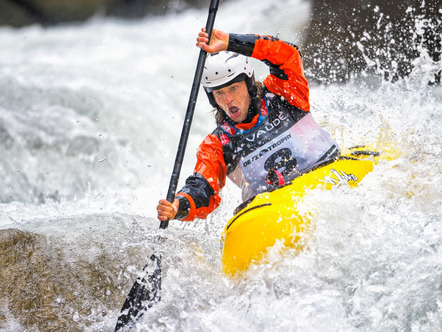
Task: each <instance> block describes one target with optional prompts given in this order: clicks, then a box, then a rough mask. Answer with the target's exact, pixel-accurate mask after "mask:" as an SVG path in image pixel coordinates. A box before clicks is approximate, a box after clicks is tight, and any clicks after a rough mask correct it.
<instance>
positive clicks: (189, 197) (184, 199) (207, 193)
mask: <svg viewBox="0 0 442 332" xmlns="http://www.w3.org/2000/svg"><path fill="white" fill-rule="evenodd" d="M227 50H228V51H233V52H236V53H240V54H243V55H246V56H251V57H253V58H255V59H258V60H261V61H263V62H264V63H266V64H267V65H268V66H269V69H270V74H269V75H268V76H267V77H266V78H265V80H264V81H263V95H262V100H261V109H260V110H259V112H258V114H256V116H255V117H254V118H253V120H252V121H251V122H250V123H241V124H235V123H232V121H225V122H222V123H220V124H219V125H218V127H217V128H216V129H215V130H214V131H213V132H212V133H211V134H209V135H208V136H207V137H206V138H205V139H204V141H203V142H202V143H201V145H200V146H199V149H198V152H197V163H196V166H195V170H194V174H193V175H191V176H189V177H188V178H187V180H186V184H185V186H184V187H183V188H182V189H181V190H180V191H179V192H178V193H177V194H176V198H177V199H178V200H179V202H180V204H179V209H178V213H177V215H176V216H175V219H180V220H185V221H188V220H193V219H195V218H200V219H204V218H206V217H207V215H208V214H209V213H211V212H212V211H213V210H214V209H216V208H217V207H218V206H219V204H220V202H221V198H220V197H219V192H220V190H221V189H222V188H223V187H224V185H225V183H226V177H229V178H230V179H231V180H232V181H233V182H234V183H235V184H237V185H238V186H240V187H241V189H242V190H243V199H244V200H246V199H249V198H251V197H253V196H254V195H256V194H257V193H259V192H262V191H266V190H268V189H269V185H267V184H266V175H267V174H268V171H269V170H270V169H272V170H273V169H278V167H279V166H276V167H274V166H273V165H274V164H275V163H276V164H278V163H281V160H284V167H282V166H281V167H282V168H281V170H282V171H281V172H282V176H283V178H284V180H285V181H290V180H292V179H293V178H295V177H296V176H298V175H299V174H300V171H302V170H304V169H306V168H309V167H311V166H313V165H314V164H317V163H318V162H322V161H324V160H329V159H334V158H336V157H338V156H339V154H340V150H339V147H338V146H337V144H336V143H335V142H334V141H333V140H332V139H331V137H330V136H329V135H328V134H327V133H326V132H325V131H324V130H323V129H322V128H320V127H319V126H318V125H317V124H316V122H315V121H314V120H313V118H312V117H311V114H310V103H309V88H308V83H307V80H306V78H305V77H304V73H303V67H302V60H301V55H300V53H299V51H298V49H297V47H296V46H295V45H292V44H290V43H287V42H284V41H282V40H279V39H277V38H274V37H271V36H260V35H237V34H230V35H229V46H228V48H227ZM227 120H228V119H227ZM306 137H308V138H311V139H306ZM309 140H311V141H313V143H310V142H306V141H309ZM251 146H252V148H251ZM275 151H276V153H275ZM287 153H288V155H287ZM268 155H271V157H269V158H267V157H268ZM262 156H265V157H263V158H261V157H262ZM269 161H270V162H271V163H270V164H269ZM252 163H253V167H252ZM269 165H270V166H269Z"/></svg>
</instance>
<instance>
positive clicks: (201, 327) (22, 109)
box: [0, 0, 442, 332]
mask: <svg viewBox="0 0 442 332" xmlns="http://www.w3.org/2000/svg"><path fill="white" fill-rule="evenodd" d="M253 4H254V5H253V6H252V7H251V6H250V2H249V1H245V0H241V1H234V2H232V3H227V4H225V5H223V6H222V7H221V8H220V10H219V12H218V16H217V19H216V27H219V28H221V29H224V30H226V31H232V32H238V33H262V34H271V35H279V36H280V37H281V38H283V39H286V40H288V41H290V42H294V43H297V44H300V45H302V42H303V39H302V38H303V32H302V28H303V27H304V26H305V24H306V23H307V18H308V15H309V7H308V5H307V4H306V2H304V1H301V0H286V1H283V0H279V1H271V2H270V1H265V0H259V1H254V2H253ZM244 8H248V11H247V13H246V14H244V10H243V9H244ZM240 13H241V14H240ZM206 16H207V12H206V10H190V11H186V12H184V13H181V14H173V15H172V14H171V15H168V16H165V17H160V18H148V19H144V20H141V21H135V22H123V21H118V20H112V19H103V18H100V17H96V18H93V19H92V20H90V21H89V22H86V23H84V24H79V25H67V26H58V27H55V28H46V29H44V28H41V27H39V26H31V27H26V28H22V29H11V28H7V27H2V28H0V230H6V229H11V228H13V229H18V230H20V231H29V232H33V233H34V234H36V235H38V240H36V241H37V242H35V243H36V244H34V245H33V246H32V248H34V247H35V248H37V247H38V248H40V249H41V250H43V253H40V254H38V255H40V256H38V255H37V254H33V255H31V254H30V255H27V257H28V256H29V257H28V258H29V262H31V263H32V264H33V265H29V264H31V263H23V264H24V265H19V264H18V263H17V264H16V265H13V266H12V268H11V265H8V266H7V268H8V269H11V270H8V271H10V272H8V274H7V273H4V274H3V275H2V276H3V278H4V280H0V282H2V286H1V287H3V290H2V292H3V293H2V294H3V295H2V298H1V299H0V330H1V331H6V332H10V331H11V332H12V331H41V332H43V331H60V330H66V331H68V330H69V331H111V330H112V329H113V327H114V326H115V322H116V317H117V315H118V312H119V309H120V307H121V305H122V302H123V300H124V298H125V295H126V294H127V292H128V291H129V289H130V287H131V285H132V283H133V281H134V280H135V277H136V273H137V271H138V270H139V269H141V268H142V267H143V265H144V264H145V263H146V262H147V258H148V257H149V255H150V253H151V252H152V250H153V247H155V246H156V247H155V248H154V249H155V250H160V249H161V250H163V257H164V258H163V267H164V268H163V292H162V297H163V300H162V302H161V303H160V304H159V305H158V306H156V307H155V308H152V310H150V311H149V312H148V313H147V314H146V316H145V319H144V320H143V321H142V322H141V324H140V326H138V330H139V331H312V332H313V331H314V332H322V331H379V332H383V331H413V332H417V331H422V332H424V331H425V332H433V331H442V318H441V317H442V208H441V206H442V199H441V197H442V192H441V183H442V174H441V170H442V166H441V156H442V151H441V149H442V145H441V143H442V125H441V124H442V123H441V120H442V112H441V111H442V109H441V102H442V89H441V87H440V86H438V87H434V86H433V87H432V86H429V85H428V84H427V82H428V81H429V80H431V78H432V77H433V75H434V73H435V72H436V71H437V70H440V64H435V63H433V62H432V61H431V60H430V58H429V57H428V56H426V53H425V52H424V51H422V54H421V57H420V58H418V59H416V60H415V61H414V66H415V70H414V71H413V73H412V74H411V76H410V77H409V78H407V79H405V80H401V81H399V82H397V83H395V84H391V83H388V82H385V81H382V80H381V79H379V78H376V77H366V78H364V79H363V80H357V81H353V82H350V83H346V84H341V85H329V86H323V87H321V86H312V87H311V104H312V113H313V114H314V116H315V118H316V120H317V121H318V122H320V123H321V125H322V126H324V127H325V128H326V129H327V130H328V131H329V132H331V133H332V135H333V137H334V138H335V139H336V141H337V142H338V143H339V144H340V145H341V147H350V146H353V145H358V144H369V145H371V146H374V147H376V148H378V149H379V150H384V149H394V150H396V151H397V152H398V153H399V154H400V156H399V157H398V158H397V159H395V160H393V161H390V162H382V163H381V164H379V165H377V166H376V168H375V169H374V171H373V172H372V173H370V174H369V175H368V176H367V177H366V178H365V179H364V180H363V182H362V183H361V185H360V186H359V187H358V188H357V189H349V188H347V187H345V186H343V187H339V188H336V189H335V190H333V191H332V192H328V191H321V190H316V191H311V192H309V193H308V195H307V196H306V199H305V202H304V204H305V206H304V207H302V208H304V209H305V210H308V211H309V212H310V213H311V215H312V225H313V228H314V231H313V232H312V237H311V238H310V240H309V241H308V245H307V248H306V250H305V251H304V252H302V253H300V254H299V255H297V256H296V255H295V254H294V252H292V251H285V252H284V253H282V254H281V253H279V250H277V249H278V248H274V249H273V250H271V251H270V254H269V257H268V259H267V261H266V264H261V265H255V266H252V267H251V269H250V271H249V272H248V273H247V275H246V276H244V277H243V278H241V279H235V280H231V279H228V278H227V277H225V276H223V274H222V272H221V264H220V251H219V247H220V244H219V237H220V234H221V232H222V228H223V226H224V223H225V222H226V221H227V220H228V219H229V218H230V217H231V216H232V211H233V209H234V208H235V207H236V206H237V205H238V204H239V203H240V193H239V191H238V189H236V188H235V187H233V186H232V185H231V184H228V185H227V186H226V188H224V190H223V193H222V198H223V202H222V204H221V206H220V208H219V209H218V210H217V211H216V212H214V213H213V214H212V215H211V216H210V217H209V218H208V219H207V220H205V221H196V222H194V223H184V224H183V223H181V222H177V221H173V222H171V225H170V227H169V229H168V230H167V231H166V234H167V235H166V236H167V239H166V241H165V243H163V244H155V243H154V242H153V239H154V238H156V235H157V234H158V233H159V230H158V226H159V222H158V221H157V220H156V210H155V207H156V204H157V202H158V200H159V199H160V198H163V197H165V195H166V192H167V188H168V184H169V180H170V175H171V171H172V167H173V162H174V159H175V153H176V148H177V145H178V141H179V137H180V132H181V127H182V122H183V117H184V114H185V110H186V107H187V101H188V98H189V93H190V88H191V83H192V80H193V73H194V70H195V67H196V60H197V57H198V52H199V50H198V49H196V47H195V46H194V45H195V37H196V33H197V31H198V30H199V28H200V27H201V26H203V25H204V24H205V22H206ZM373 63H375V61H374V62H373ZM255 64H256V76H257V78H258V79H263V78H264V77H265V75H266V74H267V72H266V71H265V70H266V68H265V66H263V65H261V64H258V63H255ZM210 110H211V108H210V107H209V103H208V101H207V100H206V97H205V94H204V92H203V91H202V90H201V92H200V95H199V99H198V103H197V106H196V111H195V117H194V121H193V123H192V130H191V135H190V138H189V144H188V148H187V152H186V158H185V161H184V165H183V169H182V176H181V179H180V186H181V185H182V184H183V182H184V179H185V177H186V176H187V175H188V174H190V173H191V172H192V169H193V166H194V162H195V152H196V149H197V146H198V144H199V143H200V141H201V140H202V139H203V138H204V136H205V135H206V134H207V133H209V132H210V131H211V130H212V128H213V125H214V120H213V118H212V114H211V113H210ZM9 249H10V248H4V250H5V252H6V250H9ZM41 255H43V256H44V257H46V258H47V259H45V260H41V262H44V264H43V263H41V264H40V263H39V264H37V263H35V262H36V261H35V259H36V258H35V257H41ZM25 256H26V255H25ZM32 259H34V261H32ZM10 261H13V259H12V258H11V260H10ZM23 262H28V261H26V260H24V261H23ZM39 262H40V261H39ZM14 266H16V268H15V269H14ZM42 266H43V270H39V271H38V272H36V271H34V270H33V269H34V268H37V267H40V268H41V267H42ZM2 269H6V265H5V266H2ZM36 278H38V279H36Z"/></svg>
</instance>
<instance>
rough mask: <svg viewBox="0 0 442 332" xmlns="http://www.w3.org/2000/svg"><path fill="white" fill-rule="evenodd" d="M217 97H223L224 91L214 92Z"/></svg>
mask: <svg viewBox="0 0 442 332" xmlns="http://www.w3.org/2000/svg"><path fill="white" fill-rule="evenodd" d="M213 93H214V94H215V95H216V96H222V95H223V93H224V92H223V91H221V90H216V91H214V92H213Z"/></svg>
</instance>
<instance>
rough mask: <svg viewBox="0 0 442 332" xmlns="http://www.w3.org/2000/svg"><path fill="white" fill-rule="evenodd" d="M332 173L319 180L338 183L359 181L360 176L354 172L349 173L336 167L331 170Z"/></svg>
mask: <svg viewBox="0 0 442 332" xmlns="http://www.w3.org/2000/svg"><path fill="white" fill-rule="evenodd" d="M330 172H331V175H329V176H326V177H324V178H323V179H321V180H319V182H324V183H330V184H334V185H336V184H338V183H342V182H350V181H358V178H357V176H356V175H354V174H347V173H345V172H344V171H337V170H335V169H332V170H330Z"/></svg>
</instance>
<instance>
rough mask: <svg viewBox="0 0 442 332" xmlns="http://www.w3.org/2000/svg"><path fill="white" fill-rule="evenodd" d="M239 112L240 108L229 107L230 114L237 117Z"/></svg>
mask: <svg viewBox="0 0 442 332" xmlns="http://www.w3.org/2000/svg"><path fill="white" fill-rule="evenodd" d="M238 112H239V108H238V107H236V106H232V107H229V113H230V114H232V115H235V114H237V113H238Z"/></svg>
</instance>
